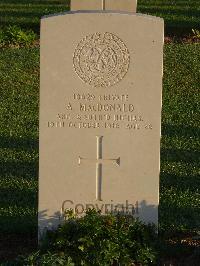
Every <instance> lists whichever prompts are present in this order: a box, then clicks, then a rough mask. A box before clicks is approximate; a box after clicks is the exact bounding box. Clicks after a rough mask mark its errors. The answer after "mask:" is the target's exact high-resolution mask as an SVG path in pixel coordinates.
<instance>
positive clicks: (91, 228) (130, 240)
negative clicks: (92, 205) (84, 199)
mask: <svg viewBox="0 0 200 266" xmlns="http://www.w3.org/2000/svg"><path fill="white" fill-rule="evenodd" d="M156 243H157V234H156V228H155V226H153V225H145V224H142V223H141V222H139V221H137V220H136V219H134V218H133V217H130V216H123V215H121V214H118V215H106V216H103V215H101V214H99V213H97V212H96V211H95V210H88V211H87V213H86V215H85V216H84V217H82V218H75V217H71V218H70V217H69V218H68V219H67V220H66V221H65V222H64V223H63V224H62V225H61V226H59V228H58V229H57V230H55V231H48V232H47V233H46V236H45V238H44V239H43V245H42V249H41V252H40V254H41V255H40V256H39V253H35V254H33V255H32V256H30V257H29V258H28V259H26V261H31V259H32V262H37V261H38V260H39V261H40V263H41V259H43V260H45V261H46V262H47V260H50V259H51V260H55V259H57V260H58V259H60V261H61V262H62V263H63V264H56V265H66V264H64V263H65V262H66V258H67V260H68V259H69V258H71V259H72V262H73V263H75V265H92V266H95V265H96V266H98V265H99V266H108V265H116V266H117V265H131V263H142V265H143V266H145V265H155V262H156V252H155V248H156ZM53 254H54V255H53ZM28 265H29V264H28ZM30 265H31V264H30ZM33 265H35V264H34V263H33ZM38 265H46V264H38ZM48 265H49V264H48Z"/></svg>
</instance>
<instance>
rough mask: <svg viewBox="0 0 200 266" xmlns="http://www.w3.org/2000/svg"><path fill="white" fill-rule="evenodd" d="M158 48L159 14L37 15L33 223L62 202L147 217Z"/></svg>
mask: <svg viewBox="0 0 200 266" xmlns="http://www.w3.org/2000/svg"><path fill="white" fill-rule="evenodd" d="M121 2H124V0H122V1H121ZM72 3H73V2H72ZM85 9H87V6H85ZM162 58H163V20H162V19H160V18H156V17H152V16H147V15H141V14H135V13H133V12H132V13H130V12H129V13H125V12H115V11H111V12H107V11H88V12H86V11H85V12H81V11H79V12H74V11H73V12H67V13H65V14H61V15H55V16H47V17H44V18H43V19H42V21H41V89H40V170H39V230H40V232H42V231H43V230H44V229H45V228H47V227H49V228H50V227H52V226H56V225H58V224H59V223H60V222H61V221H62V219H63V213H64V212H65V211H66V210H68V209H73V210H74V212H76V213H77V214H78V215H82V214H83V213H84V211H85V210H86V209H87V208H96V209H97V210H101V212H102V213H109V212H113V213H115V212H123V213H126V214H131V215H134V216H135V217H139V218H140V219H141V220H143V221H145V222H154V223H156V224H157V221H158V202H159V169H160V165H159V161H160V160H159V157H160V128H161V92H162V73H163V59H162Z"/></svg>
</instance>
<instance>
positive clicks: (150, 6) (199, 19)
mask: <svg viewBox="0 0 200 266" xmlns="http://www.w3.org/2000/svg"><path fill="white" fill-rule="evenodd" d="M68 10H69V0H1V1H0V25H1V26H0V27H5V26H8V25H18V26H20V27H21V28H25V29H33V30H34V31H35V32H37V33H39V24H40V18H41V17H42V16H43V15H48V14H54V13H59V12H63V11H68ZM138 12H140V13H145V14H151V15H156V16H159V17H162V18H164V19H165V25H166V34H176V35H177V34H178V35H179V34H180V35H182V34H186V33H187V34H188V33H192V28H193V29H198V28H200V3H199V0H187V1H186V0H138Z"/></svg>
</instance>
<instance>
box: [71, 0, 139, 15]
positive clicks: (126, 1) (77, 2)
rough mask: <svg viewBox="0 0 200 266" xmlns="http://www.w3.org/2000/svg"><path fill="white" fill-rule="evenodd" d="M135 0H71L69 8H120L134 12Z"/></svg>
mask: <svg viewBox="0 0 200 266" xmlns="http://www.w3.org/2000/svg"><path fill="white" fill-rule="evenodd" d="M136 8H137V0H71V10H86V9H87V10H120V11H128V12H136Z"/></svg>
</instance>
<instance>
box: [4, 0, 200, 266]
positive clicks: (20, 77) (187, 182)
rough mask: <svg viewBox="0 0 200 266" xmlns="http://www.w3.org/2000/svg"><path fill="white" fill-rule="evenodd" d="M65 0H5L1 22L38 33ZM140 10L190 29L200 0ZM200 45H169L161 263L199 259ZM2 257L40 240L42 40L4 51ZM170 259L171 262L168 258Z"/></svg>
mask: <svg viewBox="0 0 200 266" xmlns="http://www.w3.org/2000/svg"><path fill="white" fill-rule="evenodd" d="M65 3H66V1H50V0H49V1H36V0H35V1H28V2H27V1H25V0H19V1H17V3H16V1H14V0H2V1H1V2H0V17H1V22H2V25H3V27H2V29H4V27H5V26H8V25H18V26H20V27H21V28H23V29H32V30H33V31H34V32H36V33H37V34H38V32H39V17H41V16H42V15H44V14H49V13H58V12H60V11H64V10H66V5H65ZM138 4H139V7H138V11H139V12H142V13H151V14H153V15H157V16H161V17H164V18H165V23H166V24H167V27H166V32H168V33H169V34H168V35H167V36H178V35H179V34H180V36H182V37H183V36H190V34H192V29H197V28H198V25H199V22H200V16H199V14H200V5H199V3H198V1H194V0H193V1H187V2H186V1H183V0H179V1H178V0H177V1H175V2H174V1H170V0H168V1H166V2H165V3H164V4H163V1H161V0H160V1H159V0H158V1H156V0H154V1H153V0H152V1H145V0H144V1H143V0H142V1H139V3H138ZM199 65H200V45H199V44H198V43H194V44H180V43H174V42H171V43H170V44H165V48H164V80H163V111H162V139H161V175H160V208H159V222H160V224H159V227H160V234H159V235H160V237H161V238H162V239H163V247H162V248H161V251H162V252H161V263H162V265H164V262H165V263H166V264H165V265H169V263H170V262H171V263H172V265H187V266H190V265H191V266H193V265H199V263H200V193H199V189H200V177H199V174H200V168H199V157H200V156H199V149H200V138H199V136H200V127H199V100H200V96H199V84H200V69H199ZM0 81H1V94H0V121H1V123H0V127H1V128H0V261H1V262H3V261H4V262H5V261H7V260H13V259H14V258H15V257H16V256H17V255H19V254H28V253H30V252H32V251H33V250H35V249H36V246H37V193H38V153H39V148H38V142H39V141H38V124H39V118H38V113H39V47H37V46H34V45H33V46H32V47H18V48H10V47H5V48H2V49H1V51H0ZM167 263H168V264H167Z"/></svg>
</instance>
